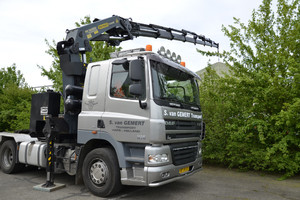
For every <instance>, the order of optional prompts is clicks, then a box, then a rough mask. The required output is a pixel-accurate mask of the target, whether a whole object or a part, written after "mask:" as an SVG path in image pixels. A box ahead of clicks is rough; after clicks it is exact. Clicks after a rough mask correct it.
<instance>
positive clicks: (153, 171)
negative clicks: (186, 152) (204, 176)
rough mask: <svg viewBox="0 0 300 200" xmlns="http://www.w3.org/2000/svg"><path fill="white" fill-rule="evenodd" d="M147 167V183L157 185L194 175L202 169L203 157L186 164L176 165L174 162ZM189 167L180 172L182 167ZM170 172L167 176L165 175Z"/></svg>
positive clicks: (152, 185) (151, 185)
mask: <svg viewBox="0 0 300 200" xmlns="http://www.w3.org/2000/svg"><path fill="white" fill-rule="evenodd" d="M145 168H147V180H148V181H147V182H148V183H147V185H148V186H150V187H156V186H160V185H164V184H167V183H170V182H173V181H176V180H179V179H182V178H186V177H188V176H191V175H193V174H194V173H196V172H199V171H200V170H201V169H202V159H201V158H197V159H196V160H195V161H194V162H192V163H188V164H185V165H180V166H174V165H173V164H171V165H167V166H160V167H145ZM185 168H189V170H188V171H186V172H183V173H180V172H179V171H180V170H181V169H185ZM166 174H169V175H168V176H167V177H164V176H165V175H166Z"/></svg>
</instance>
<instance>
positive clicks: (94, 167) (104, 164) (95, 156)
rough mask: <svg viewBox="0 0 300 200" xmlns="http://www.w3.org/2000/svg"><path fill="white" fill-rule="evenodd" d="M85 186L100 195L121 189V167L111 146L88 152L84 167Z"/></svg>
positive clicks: (111, 193)
mask: <svg viewBox="0 0 300 200" xmlns="http://www.w3.org/2000/svg"><path fill="white" fill-rule="evenodd" d="M82 174H83V181H84V184H85V186H86V187H87V188H88V189H89V190H90V191H91V192H92V193H93V194H94V195H97V196H100V197H106V196H109V195H113V194H115V193H117V192H118V191H120V189H121V180H120V168H119V163H118V160H117V156H116V153H115V152H114V151H113V150H112V149H110V148H99V149H94V150H92V151H91V152H89V153H88V154H87V156H86V157H85V159H84V162H83V168H82Z"/></svg>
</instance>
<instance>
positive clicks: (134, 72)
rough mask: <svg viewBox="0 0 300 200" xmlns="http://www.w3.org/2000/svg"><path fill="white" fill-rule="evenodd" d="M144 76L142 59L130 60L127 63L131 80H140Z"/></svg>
mask: <svg viewBox="0 0 300 200" xmlns="http://www.w3.org/2000/svg"><path fill="white" fill-rule="evenodd" d="M144 76H145V75H144V60H141V59H138V60H132V61H131V62H130V63H129V78H130V79H131V80H132V81H142V80H143V79H144Z"/></svg>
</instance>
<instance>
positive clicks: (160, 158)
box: [148, 153, 169, 163]
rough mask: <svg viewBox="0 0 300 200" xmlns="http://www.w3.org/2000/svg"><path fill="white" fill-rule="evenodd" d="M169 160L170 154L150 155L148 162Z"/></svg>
mask: <svg viewBox="0 0 300 200" xmlns="http://www.w3.org/2000/svg"><path fill="white" fill-rule="evenodd" d="M165 162H169V157H168V154H165V153H164V154H155V155H148V163H165Z"/></svg>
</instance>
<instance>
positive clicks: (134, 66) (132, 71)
mask: <svg viewBox="0 0 300 200" xmlns="http://www.w3.org/2000/svg"><path fill="white" fill-rule="evenodd" d="M144 62H145V61H144V60H142V59H137V60H132V61H131V62H130V63H129V78H130V79H131V80H132V81H133V82H134V83H132V84H131V85H130V86H129V93H130V94H132V95H135V96H137V97H139V104H140V107H141V108H142V109H145V108H146V107H147V103H145V102H142V95H143V92H144V91H143V87H142V82H143V81H145V72H144V71H145V70H144Z"/></svg>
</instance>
